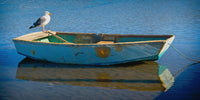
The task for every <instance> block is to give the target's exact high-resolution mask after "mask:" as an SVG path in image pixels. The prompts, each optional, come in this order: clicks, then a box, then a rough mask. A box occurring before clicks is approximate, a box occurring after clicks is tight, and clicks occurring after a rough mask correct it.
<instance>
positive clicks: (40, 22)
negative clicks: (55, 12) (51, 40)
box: [29, 11, 51, 32]
mask: <svg viewBox="0 0 200 100" xmlns="http://www.w3.org/2000/svg"><path fill="white" fill-rule="evenodd" d="M50 15H51V13H50V12H48V11H45V14H44V16H42V17H40V18H39V19H38V20H37V21H36V22H35V23H33V25H32V26H30V27H29V29H31V28H35V27H42V30H43V32H46V31H45V28H44V26H45V25H47V24H48V23H49V22H50V20H51V17H50Z"/></svg>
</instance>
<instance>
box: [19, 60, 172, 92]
mask: <svg viewBox="0 0 200 100" xmlns="http://www.w3.org/2000/svg"><path fill="white" fill-rule="evenodd" d="M16 78H17V79H21V80H28V81H36V82H48V83H56V84H68V85H75V86H92V87H102V88H103V87H104V88H111V89H129V90H133V91H166V90H168V89H169V88H170V87H171V86H172V85H173V83H174V77H173V76H172V74H171V73H170V71H169V70H168V69H167V67H166V66H162V65H159V64H158V63H156V62H153V61H145V62H134V63H128V64H122V65H111V66H88V65H67V64H56V63H50V62H43V61H37V60H32V59H29V58H25V59H23V60H22V61H21V62H20V63H19V64H18V68H17V73H16Z"/></svg>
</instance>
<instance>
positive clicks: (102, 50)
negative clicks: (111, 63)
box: [95, 47, 111, 58]
mask: <svg viewBox="0 0 200 100" xmlns="http://www.w3.org/2000/svg"><path fill="white" fill-rule="evenodd" d="M95 51H96V55H97V56H98V57H100V58H107V57H108V56H109V55H110V51H111V49H110V48H109V47H96V48H95Z"/></svg>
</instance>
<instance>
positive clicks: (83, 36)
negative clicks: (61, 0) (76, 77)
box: [34, 32, 173, 44]
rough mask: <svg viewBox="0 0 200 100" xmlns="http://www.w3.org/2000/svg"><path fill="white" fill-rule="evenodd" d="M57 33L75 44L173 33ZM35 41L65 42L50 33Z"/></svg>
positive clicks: (150, 38)
mask: <svg viewBox="0 0 200 100" xmlns="http://www.w3.org/2000/svg"><path fill="white" fill-rule="evenodd" d="M56 35H57V36H59V37H61V38H63V39H64V40H66V41H68V42H70V43H75V44H94V43H97V44H106V43H119V42H138V41H153V40H167V39H168V38H170V37H172V36H173V35H132V34H104V33H100V34H95V33H70V32H67V33H63V32H56ZM34 41H41V42H53V43H63V41H61V40H59V39H58V38H56V37H55V36H53V35H48V36H45V37H42V38H38V39H35V40H34Z"/></svg>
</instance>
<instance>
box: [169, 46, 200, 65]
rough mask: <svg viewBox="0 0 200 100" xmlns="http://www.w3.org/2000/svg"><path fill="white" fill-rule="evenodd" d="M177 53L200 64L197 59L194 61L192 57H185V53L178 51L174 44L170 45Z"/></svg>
mask: <svg viewBox="0 0 200 100" xmlns="http://www.w3.org/2000/svg"><path fill="white" fill-rule="evenodd" d="M169 45H170V46H171V47H172V48H173V49H174V50H175V51H176V52H177V53H179V54H180V55H181V56H183V57H185V58H187V59H189V60H191V61H195V62H198V63H200V60H196V59H192V58H190V57H187V56H186V55H184V54H183V53H181V52H180V51H179V50H178V49H176V48H175V47H174V46H173V45H172V44H169Z"/></svg>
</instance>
